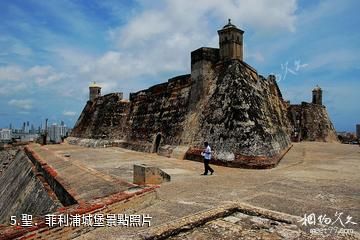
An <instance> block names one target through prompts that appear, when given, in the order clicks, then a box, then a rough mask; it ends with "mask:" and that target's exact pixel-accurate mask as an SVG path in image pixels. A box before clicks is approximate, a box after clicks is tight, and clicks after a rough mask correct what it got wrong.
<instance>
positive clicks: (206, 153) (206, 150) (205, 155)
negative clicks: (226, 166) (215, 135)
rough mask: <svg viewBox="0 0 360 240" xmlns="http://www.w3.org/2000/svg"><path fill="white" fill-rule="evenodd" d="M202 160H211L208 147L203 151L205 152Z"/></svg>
mask: <svg viewBox="0 0 360 240" xmlns="http://www.w3.org/2000/svg"><path fill="white" fill-rule="evenodd" d="M204 158H205V159H206V160H210V159H211V148H210V146H209V145H208V146H207V147H206V149H205V152H204Z"/></svg>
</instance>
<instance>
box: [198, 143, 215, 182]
mask: <svg viewBox="0 0 360 240" xmlns="http://www.w3.org/2000/svg"><path fill="white" fill-rule="evenodd" d="M204 146H205V150H204V151H203V152H202V153H201V155H202V156H204V167H205V171H204V173H203V174H202V175H207V174H208V171H210V173H211V175H213V173H214V170H213V169H212V168H211V167H210V166H209V162H210V160H211V147H210V145H209V143H208V142H204Z"/></svg>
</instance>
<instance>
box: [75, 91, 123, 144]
mask: <svg viewBox="0 0 360 240" xmlns="http://www.w3.org/2000/svg"><path fill="white" fill-rule="evenodd" d="M128 111H129V102H127V101H124V100H123V99H122V93H111V94H108V95H105V96H102V97H98V98H96V99H94V101H92V102H91V101H88V102H87V103H86V105H85V108H84V110H83V111H82V113H81V115H80V117H79V119H78V121H77V123H76V124H75V126H76V127H74V129H73V131H72V136H74V137H81V138H95V139H104V138H106V139H123V138H124V137H125V136H126V132H127V129H126V127H127V124H126V118H127V115H128Z"/></svg>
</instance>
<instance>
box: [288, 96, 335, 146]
mask: <svg viewBox="0 0 360 240" xmlns="http://www.w3.org/2000/svg"><path fill="white" fill-rule="evenodd" d="M288 117H289V120H290V122H291V130H292V132H291V138H292V140H293V141H318V142H337V141H338V139H337V136H336V132H335V128H334V126H333V124H332V123H331V121H330V118H329V116H328V113H327V111H326V107H325V106H323V105H318V104H312V103H306V102H303V103H301V105H290V106H289V109H288Z"/></svg>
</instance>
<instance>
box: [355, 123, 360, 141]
mask: <svg viewBox="0 0 360 240" xmlns="http://www.w3.org/2000/svg"><path fill="white" fill-rule="evenodd" d="M356 137H357V138H360V124H356Z"/></svg>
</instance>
